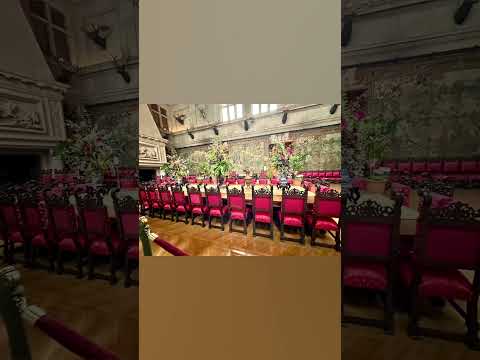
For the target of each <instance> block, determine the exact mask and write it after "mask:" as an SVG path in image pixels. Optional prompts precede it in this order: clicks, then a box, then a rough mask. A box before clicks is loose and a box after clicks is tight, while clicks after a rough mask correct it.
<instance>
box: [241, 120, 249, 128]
mask: <svg viewBox="0 0 480 360" xmlns="http://www.w3.org/2000/svg"><path fill="white" fill-rule="evenodd" d="M243 128H244V129H245V131H248V129H249V128H250V127H249V126H248V121H247V120H244V121H243Z"/></svg>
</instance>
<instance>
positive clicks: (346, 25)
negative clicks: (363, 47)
mask: <svg viewBox="0 0 480 360" xmlns="http://www.w3.org/2000/svg"><path fill="white" fill-rule="evenodd" d="M352 24H353V15H345V16H344V17H343V19H342V43H341V44H342V47H344V46H347V45H348V44H349V43H350V39H351V38H352V27H353V26H352Z"/></svg>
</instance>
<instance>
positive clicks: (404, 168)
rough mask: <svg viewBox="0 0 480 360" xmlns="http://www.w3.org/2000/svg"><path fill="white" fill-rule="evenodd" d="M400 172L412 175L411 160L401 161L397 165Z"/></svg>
mask: <svg viewBox="0 0 480 360" xmlns="http://www.w3.org/2000/svg"><path fill="white" fill-rule="evenodd" d="M397 169H398V172H400V173H411V172H412V163H411V162H410V161H409V160H404V161H399V162H398V165H397Z"/></svg>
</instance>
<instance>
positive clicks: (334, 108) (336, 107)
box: [330, 104, 338, 115]
mask: <svg viewBox="0 0 480 360" xmlns="http://www.w3.org/2000/svg"><path fill="white" fill-rule="evenodd" d="M337 109H338V104H333V106H332V107H331V108H330V115H333V114H335V113H336V112H337Z"/></svg>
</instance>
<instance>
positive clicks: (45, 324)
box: [0, 266, 120, 360]
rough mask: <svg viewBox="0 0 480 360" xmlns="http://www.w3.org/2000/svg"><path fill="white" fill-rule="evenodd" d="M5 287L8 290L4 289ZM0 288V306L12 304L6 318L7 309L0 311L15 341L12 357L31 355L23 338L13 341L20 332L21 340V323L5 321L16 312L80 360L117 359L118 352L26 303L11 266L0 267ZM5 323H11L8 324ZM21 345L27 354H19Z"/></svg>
mask: <svg viewBox="0 0 480 360" xmlns="http://www.w3.org/2000/svg"><path fill="white" fill-rule="evenodd" d="M2 289H3V290H2ZM5 289H8V292H6V290H5ZM0 290H2V291H0V305H2V304H9V303H13V304H15V307H14V309H13V310H12V308H11V306H10V309H9V310H8V313H7V314H8V317H6V316H5V314H4V313H6V311H1V312H0V314H2V315H3V317H4V318H5V319H6V320H7V331H8V332H9V334H8V335H9V338H10V339H14V340H15V343H11V344H10V345H11V353H12V360H20V359H30V357H28V353H29V348H28V343H27V342H26V341H22V342H21V346H18V345H19V344H16V342H18V341H19V338H18V336H19V335H20V340H21V335H22V333H21V328H20V327H19V326H20V325H21V322H20V324H17V325H15V324H14V327H12V325H11V324H13V322H12V320H10V321H8V319H13V315H14V314H17V317H20V316H21V318H23V319H24V320H25V321H26V322H27V323H29V324H30V325H32V326H33V327H34V328H37V329H39V330H40V331H42V332H43V333H45V334H46V335H47V336H48V337H49V338H51V339H53V340H55V341H56V342H58V343H59V344H60V345H62V346H63V347H65V348H66V349H68V350H69V351H71V352H72V353H74V354H75V355H78V356H79V357H81V358H83V359H88V360H120V358H119V357H118V356H117V355H115V354H113V353H111V352H110V351H108V350H106V349H103V348H102V347H100V346H99V345H97V344H95V343H94V342H92V341H90V340H89V339H87V338H85V337H84V336H82V335H80V334H79V333H77V332H76V331H74V330H72V329H70V328H69V327H68V326H67V325H65V324H63V323H62V322H60V321H58V320H56V319H54V318H53V317H51V316H50V315H48V314H47V313H46V312H45V311H44V310H43V309H41V308H39V307H38V306H35V305H28V304H27V301H26V298H25V296H24V289H23V286H21V284H20V273H19V272H18V271H17V270H16V269H15V268H14V267H13V266H6V267H4V268H2V269H0ZM5 307H6V305H5V306H1V307H0V310H4V308H5ZM12 311H13V313H12ZM8 322H10V325H8ZM17 323H18V321H17ZM13 330H15V331H13ZM21 348H24V351H25V352H26V353H24V354H22V355H21V356H19V351H20V349H21Z"/></svg>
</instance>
